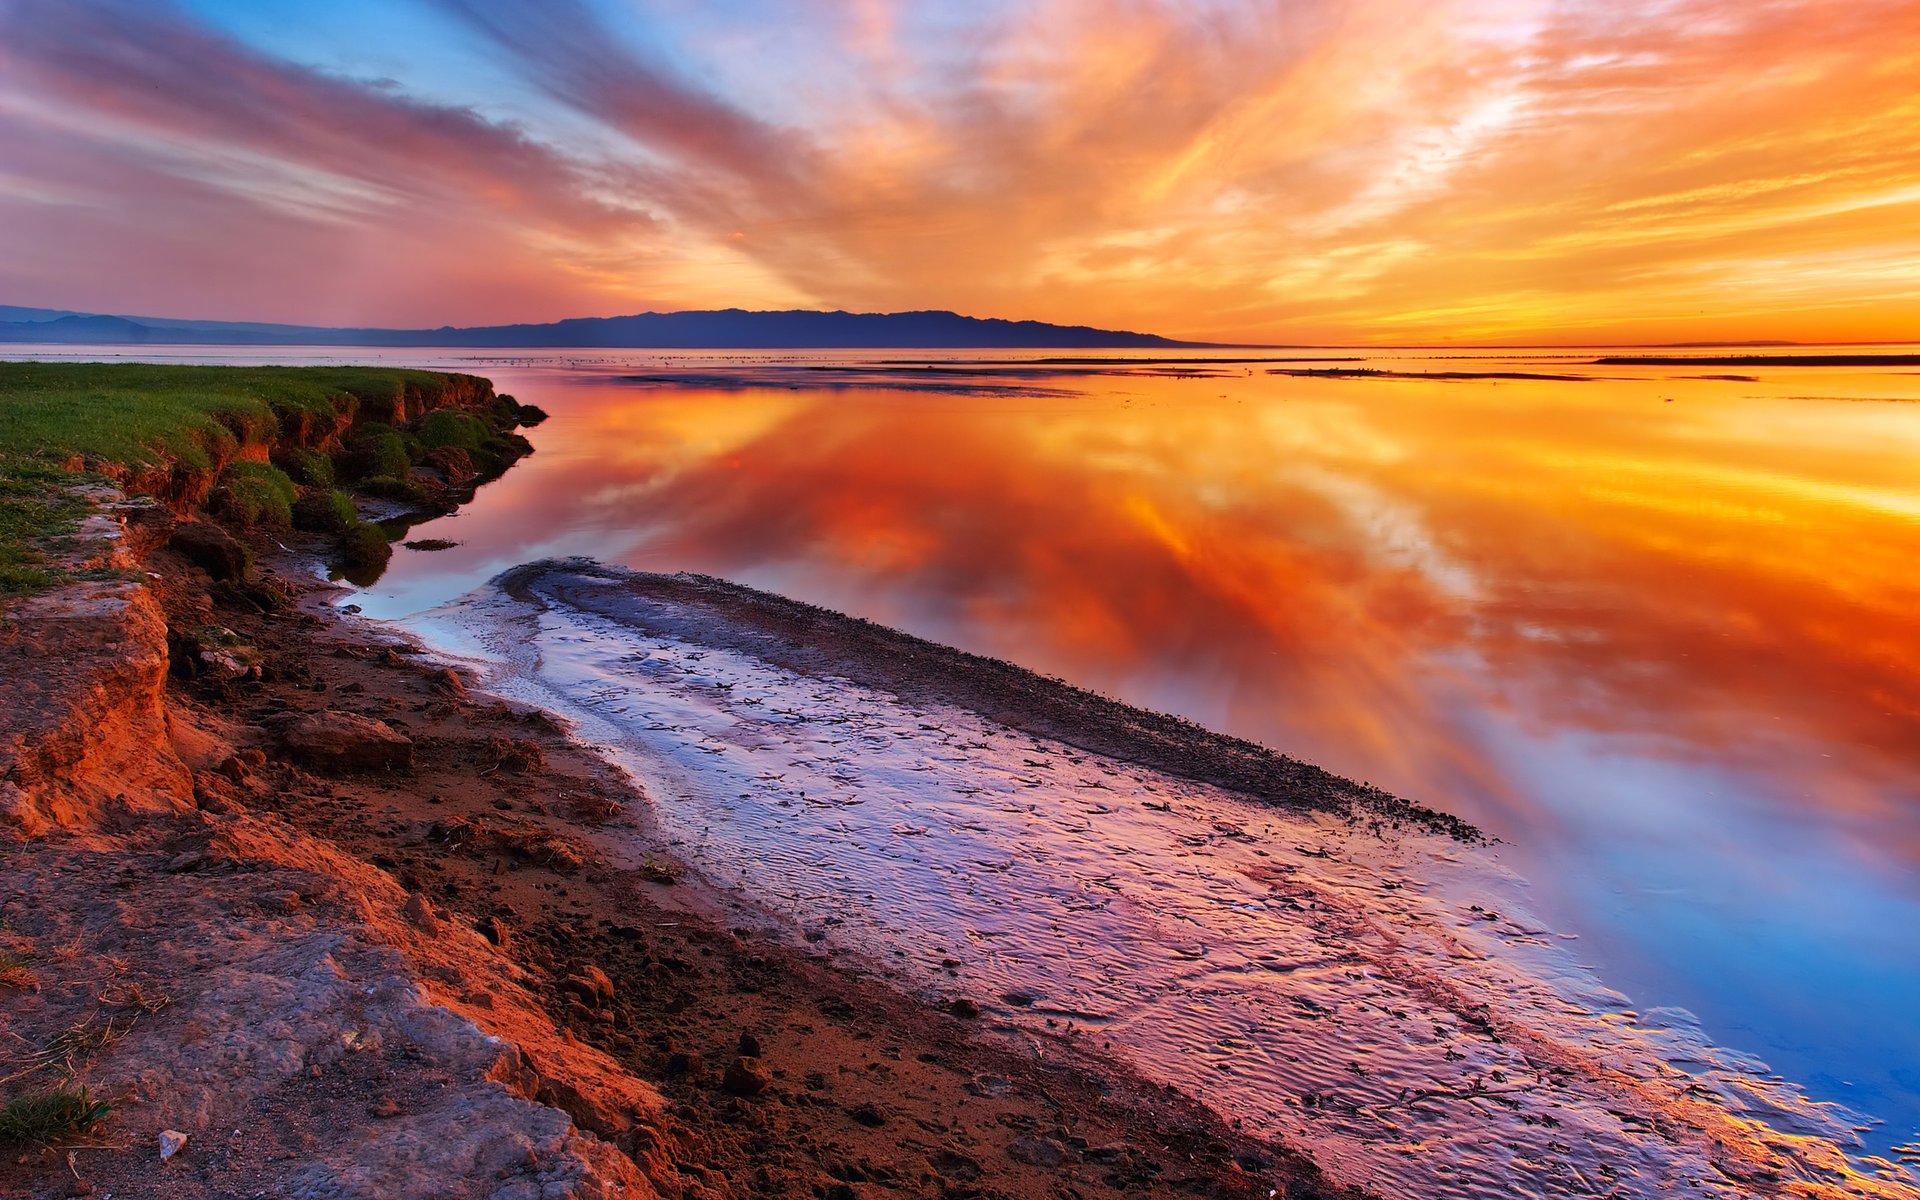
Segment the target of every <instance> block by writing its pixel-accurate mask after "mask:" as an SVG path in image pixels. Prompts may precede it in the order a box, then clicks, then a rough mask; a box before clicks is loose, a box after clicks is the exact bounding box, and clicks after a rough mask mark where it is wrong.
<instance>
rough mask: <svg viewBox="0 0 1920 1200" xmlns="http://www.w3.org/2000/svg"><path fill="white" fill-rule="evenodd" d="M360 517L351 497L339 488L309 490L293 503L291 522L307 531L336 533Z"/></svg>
mask: <svg viewBox="0 0 1920 1200" xmlns="http://www.w3.org/2000/svg"><path fill="white" fill-rule="evenodd" d="M359 519H360V513H359V511H358V510H357V509H355V508H354V506H353V497H352V496H349V495H347V494H346V493H345V492H343V491H341V490H340V489H339V488H328V489H326V490H325V491H319V490H315V491H311V492H308V493H307V494H306V495H304V496H302V497H300V499H298V500H296V501H294V503H293V524H294V527H295V528H297V529H304V530H306V531H307V532H309V533H338V532H340V531H341V530H343V529H346V528H347V527H348V526H350V525H352V524H353V523H354V522H355V521H358V520H359Z"/></svg>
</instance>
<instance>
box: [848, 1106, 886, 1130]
mask: <svg viewBox="0 0 1920 1200" xmlns="http://www.w3.org/2000/svg"><path fill="white" fill-rule="evenodd" d="M847 1116H849V1117H851V1118H853V1120H854V1121H855V1122H857V1123H858V1124H861V1125H865V1126H866V1127H867V1128H868V1129H878V1128H880V1127H881V1126H882V1125H885V1124H886V1123H887V1114H885V1113H883V1112H881V1111H880V1106H879V1105H877V1104H874V1103H873V1102H872V1101H868V1102H867V1103H865V1104H856V1105H854V1106H853V1107H852V1108H850V1109H848V1110H847Z"/></svg>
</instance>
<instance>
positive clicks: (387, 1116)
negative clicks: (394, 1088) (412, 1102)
mask: <svg viewBox="0 0 1920 1200" xmlns="http://www.w3.org/2000/svg"><path fill="white" fill-rule="evenodd" d="M367 1111H368V1112H369V1113H371V1114H373V1115H374V1116H376V1117H378V1118H380V1119H381V1120H383V1121H386V1120H391V1119H392V1118H394V1117H397V1116H399V1115H400V1102H399V1101H397V1100H395V1099H394V1098H393V1097H392V1096H382V1097H380V1098H379V1099H378V1100H375V1101H374V1102H373V1103H372V1104H370V1105H368V1106H367Z"/></svg>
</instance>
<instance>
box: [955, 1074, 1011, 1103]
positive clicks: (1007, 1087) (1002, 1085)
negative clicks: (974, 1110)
mask: <svg viewBox="0 0 1920 1200" xmlns="http://www.w3.org/2000/svg"><path fill="white" fill-rule="evenodd" d="M961 1086H962V1087H964V1088H966V1089H967V1091H968V1092H969V1093H971V1094H972V1095H975V1096H986V1097H989V1098H991V1097H994V1096H1004V1095H1006V1094H1007V1093H1008V1092H1011V1091H1012V1090H1013V1081H1012V1080H1011V1079H1006V1078H1003V1077H1001V1076H999V1075H975V1076H974V1077H973V1078H972V1079H969V1080H967V1081H966V1082H965V1083H964V1084H962V1085H961Z"/></svg>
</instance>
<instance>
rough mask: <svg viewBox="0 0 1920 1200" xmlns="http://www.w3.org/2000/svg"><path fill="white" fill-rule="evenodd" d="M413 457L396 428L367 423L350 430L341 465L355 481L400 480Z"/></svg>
mask: <svg viewBox="0 0 1920 1200" xmlns="http://www.w3.org/2000/svg"><path fill="white" fill-rule="evenodd" d="M413 457H414V456H413V454H412V453H411V448H410V447H409V446H408V445H407V439H406V438H405V437H404V436H402V435H401V433H400V431H399V430H398V429H395V428H394V427H393V426H391V425H382V424H378V423H369V424H367V425H363V426H361V427H360V428H358V429H356V430H354V431H353V442H352V444H351V445H349V446H348V448H347V454H346V457H345V460H344V462H343V465H344V466H345V467H346V468H347V473H348V474H349V475H352V476H353V477H354V478H356V479H377V478H381V477H386V478H400V477H402V476H404V475H406V473H407V468H408V467H411V466H412V465H413Z"/></svg>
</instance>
